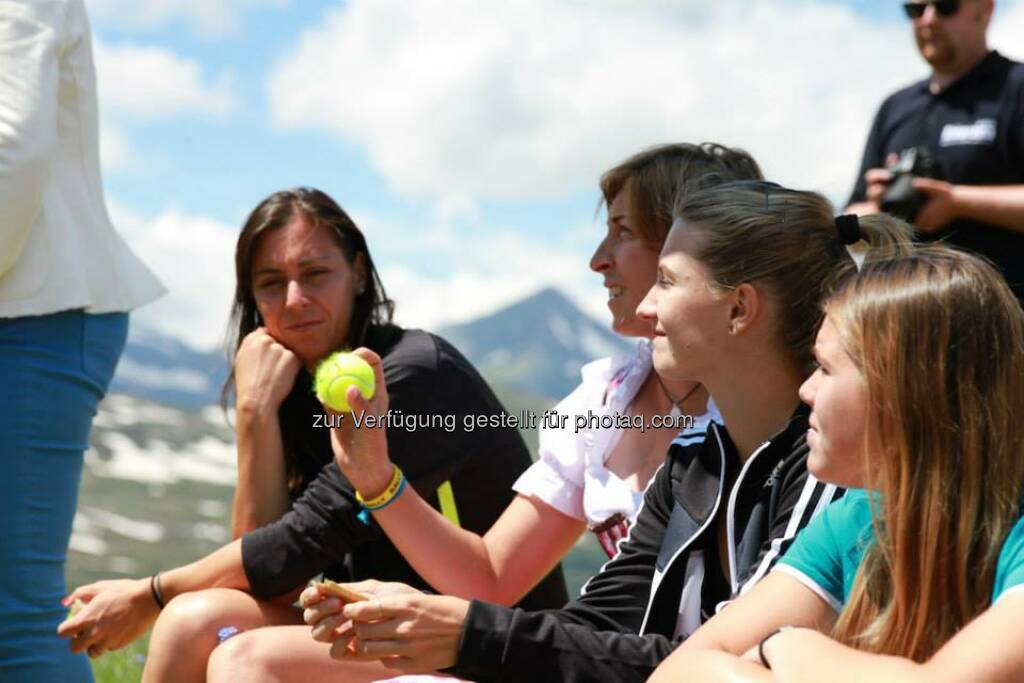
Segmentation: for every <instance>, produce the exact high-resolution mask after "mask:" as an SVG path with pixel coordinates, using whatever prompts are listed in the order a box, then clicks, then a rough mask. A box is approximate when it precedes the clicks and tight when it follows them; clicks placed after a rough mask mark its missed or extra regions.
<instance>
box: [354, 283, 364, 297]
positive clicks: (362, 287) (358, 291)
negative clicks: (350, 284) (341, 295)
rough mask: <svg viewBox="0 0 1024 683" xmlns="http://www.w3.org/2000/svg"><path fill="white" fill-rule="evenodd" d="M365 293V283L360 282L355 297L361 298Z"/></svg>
mask: <svg viewBox="0 0 1024 683" xmlns="http://www.w3.org/2000/svg"><path fill="white" fill-rule="evenodd" d="M365 292H366V283H365V282H360V283H359V289H357V290H356V295H358V296H362V295H363V294H364V293H365Z"/></svg>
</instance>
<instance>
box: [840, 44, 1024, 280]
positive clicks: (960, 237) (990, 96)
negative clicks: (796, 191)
mask: <svg viewBox="0 0 1024 683" xmlns="http://www.w3.org/2000/svg"><path fill="white" fill-rule="evenodd" d="M919 145H920V146H925V147H927V148H928V151H929V152H931V154H932V156H933V158H934V159H935V160H936V164H937V166H938V168H939V171H940V172H941V174H942V177H943V178H944V179H945V180H948V181H949V182H951V183H954V184H963V185H1016V184H1022V183H1024V64H1020V63H1018V62H1013V61H1010V60H1009V59H1006V58H1005V57H1003V56H1002V55H1000V54H998V53H997V52H990V53H989V54H988V56H987V57H985V59H983V60H982V61H981V63H979V64H978V65H977V66H976V67H974V68H973V69H972V70H971V71H969V72H968V73H966V74H965V75H964V76H963V77H962V78H960V79H959V80H957V81H956V82H955V83H953V84H951V85H950V86H948V87H947V88H945V89H944V90H942V91H941V92H940V93H938V94H932V92H931V91H930V90H929V88H928V80H924V81H920V82H918V83H915V84H913V85H911V86H910V87H908V88H904V89H903V90H900V91H898V92H896V93H895V94H893V95H891V96H890V97H889V98H888V99H886V100H885V102H883V103H882V106H881V108H880V109H879V110H878V114H877V115H876V116H875V121H874V123H873V124H872V126H871V133H870V134H869V136H868V142H867V145H866V147H865V149H864V159H863V161H862V163H861V167H860V172H859V173H858V175H857V184H856V185H855V186H854V189H853V194H852V195H851V197H850V203H853V202H859V201H863V200H864V196H865V191H866V183H865V181H864V173H865V171H867V170H868V169H870V168H881V167H883V166H884V165H885V159H886V157H887V156H888V155H889V154H900V153H901V152H902V151H903V150H905V149H907V148H910V147H915V146H919ZM943 237H946V238H948V241H949V243H950V244H952V245H953V246H956V247H960V248H963V249H966V250H969V251H973V252H975V253H978V254H982V255H984V256H985V257H987V258H988V259H989V260H991V261H992V262H993V263H995V264H996V265H997V266H998V267H999V268H1000V269H1001V270H1002V272H1003V275H1004V276H1005V277H1006V279H1007V281H1008V282H1009V283H1010V286H1011V287H1013V289H1014V292H1015V293H1016V295H1017V298H1018V299H1021V300H1024V234H1020V233H1013V232H1010V231H1008V230H1004V229H1001V228H997V227H994V226H991V225H988V224H985V223H978V222H974V221H964V220H958V221H954V222H953V223H952V224H950V226H949V229H948V230H947V231H945V232H943V233H941V234H938V235H935V236H934V237H932V236H926V235H922V236H921V239H922V240H931V239H936V238H943Z"/></svg>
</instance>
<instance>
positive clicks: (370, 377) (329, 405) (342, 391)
mask: <svg viewBox="0 0 1024 683" xmlns="http://www.w3.org/2000/svg"><path fill="white" fill-rule="evenodd" d="M314 385H315V386H316V389H317V398H319V399H320V401H321V402H322V403H323V404H324V408H325V410H327V411H329V412H330V413H331V414H332V415H333V416H334V421H333V422H334V424H338V425H340V426H338V427H336V428H334V429H331V447H332V448H333V449H334V456H335V460H337V462H338V467H340V468H341V471H342V472H343V473H344V474H345V476H346V477H347V478H348V480H349V481H350V482H352V485H353V486H355V488H356V490H357V491H359V492H360V493H361V494H362V495H363V497H364V498H372V497H374V496H375V495H376V494H378V493H380V492H381V491H383V490H384V489H385V488H387V485H388V483H389V482H390V481H391V477H392V474H393V473H394V466H393V465H392V464H391V459H390V458H389V457H388V440H387V434H386V431H385V418H386V416H387V413H388V392H387V388H386V386H385V383H384V371H383V368H382V365H381V359H380V356H378V355H377V354H376V353H374V352H373V351H370V350H369V349H366V348H359V349H356V350H355V351H352V352H350V353H342V354H332V355H331V356H329V357H328V358H327V359H325V360H324V361H322V362H321V364H320V365H319V366H318V367H317V373H316V380H315V382H314ZM342 399H343V400H342ZM345 404H347V405H345ZM345 407H347V408H349V409H350V410H349V411H347V412H342V411H341V410H340V409H343V408H345ZM356 419H358V420H359V422H360V425H359V426H358V427H356V425H355V422H356Z"/></svg>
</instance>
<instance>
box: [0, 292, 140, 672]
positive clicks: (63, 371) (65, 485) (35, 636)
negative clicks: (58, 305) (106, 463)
mask: <svg viewBox="0 0 1024 683" xmlns="http://www.w3.org/2000/svg"><path fill="white" fill-rule="evenodd" d="M127 329H128V316H127V314H124V313H116V314H105V315H88V314H85V313H83V312H81V311H65V312H61V313H56V314H52V315H45V316H29V317H22V318H8V319H0V523H2V525H3V526H2V528H0V680H2V681H4V683H8V682H10V683H21V682H22V681H25V682H26V683H27V682H28V681H32V682H33V683H36V682H39V681H62V682H63V681H68V682H69V683H77V682H78V681H83V682H91V681H92V672H91V667H90V666H89V662H88V659H87V658H86V657H85V656H83V655H72V654H71V652H70V650H69V649H68V642H67V641H66V640H64V639H62V638H58V637H57V635H56V628H57V624H58V623H60V622H61V621H62V620H63V618H64V616H65V613H66V610H65V609H64V607H63V606H62V605H61V604H60V599H61V598H62V597H63V596H64V594H65V592H66V589H65V585H64V563H65V559H66V556H67V545H68V540H69V538H70V536H71V524H72V521H73V520H74V516H75V508H76V505H77V502H78V483H79V479H80V478H81V473H82V460H83V454H84V452H85V450H86V448H87V447H88V444H89V432H90V429H91V426H92V419H93V417H94V416H95V414H96V407H97V404H98V403H99V401H100V399H102V398H103V395H104V394H105V393H106V390H107V387H108V385H109V383H110V379H111V377H112V375H113V372H114V368H115V367H116V365H117V359H118V357H119V356H120V354H121V351H122V350H123V349H124V344H125V339H126V336H127Z"/></svg>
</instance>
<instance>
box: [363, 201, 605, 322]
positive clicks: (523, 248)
mask: <svg viewBox="0 0 1024 683" xmlns="http://www.w3.org/2000/svg"><path fill="white" fill-rule="evenodd" d="M438 213H439V214H443V209H439V211H438ZM352 217H353V219H354V220H355V222H356V224H357V225H359V226H360V227H361V228H362V229H363V231H364V232H365V234H366V239H367V244H368V245H369V247H370V251H371V253H372V254H373V258H374V261H375V262H376V264H377V268H378V271H379V272H380V276H381V280H382V281H383V282H384V287H385V289H386V290H387V293H388V296H390V297H391V298H392V299H394V300H395V302H396V304H397V306H396V315H395V320H396V322H398V323H399V324H401V325H403V326H407V327H423V328H425V329H430V330H436V329H438V328H440V327H443V326H445V325H451V324H455V323H460V322H465V321H468V320H473V319H475V318H478V317H480V316H483V315H487V314H489V313H492V312H494V311H495V310H497V309H499V308H501V307H503V306H506V305H508V304H511V303H513V302H515V301H518V300H520V299H522V298H524V297H526V296H529V295H531V294H533V293H535V292H536V291H538V290H540V289H542V288H544V287H549V286H554V287H557V288H558V289H560V290H561V291H562V292H563V293H565V294H567V295H569V297H570V298H572V299H573V300H574V301H576V302H577V304H578V305H581V306H582V307H583V308H584V310H586V311H588V312H589V313H591V315H594V316H595V317H597V318H598V319H599V320H600V319H603V318H604V317H605V316H606V315H607V309H606V308H605V305H604V302H605V298H606V297H605V295H604V293H603V290H602V289H601V287H600V286H599V280H600V278H599V277H598V276H596V275H595V274H594V273H593V272H591V271H590V269H589V266H588V258H589V255H590V250H591V248H592V247H593V245H592V244H590V243H589V242H590V240H591V239H594V240H595V243H596V235H597V232H596V231H595V230H594V229H593V227H592V226H589V224H588V227H586V228H584V227H582V226H581V227H580V228H579V229H577V230H566V231H564V232H563V233H562V234H561V235H559V236H557V237H560V239H558V238H557V237H555V236H553V237H551V238H549V239H546V240H544V241H543V242H540V243H538V241H537V240H534V239H531V238H529V237H528V236H526V235H525V234H523V231H522V230H518V229H515V228H512V227H508V226H491V227H489V228H488V229H487V230H482V229H480V226H479V225H476V226H474V227H466V226H462V227H461V229H455V228H452V227H451V225H450V224H448V223H446V222H444V221H441V222H437V223H433V224H430V223H428V224H422V225H421V224H417V225H415V226H414V225H409V224H404V223H402V222H400V221H396V220H393V219H388V218H386V217H383V216H380V215H378V214H374V213H372V212H365V211H361V210H359V209H355V210H354V211H353V212H352ZM423 255H429V259H424V258H422V256H423ZM410 257H411V258H410ZM438 264H443V267H441V268H432V267H431V266H436V265H438Z"/></svg>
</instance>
